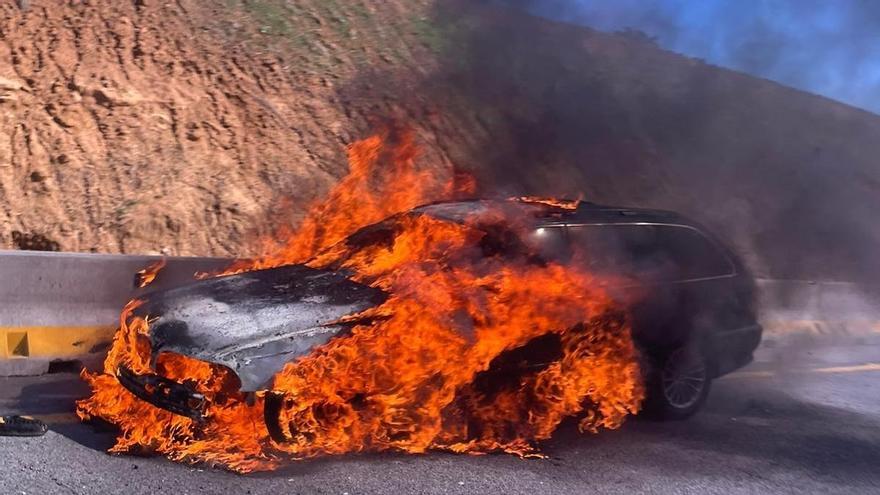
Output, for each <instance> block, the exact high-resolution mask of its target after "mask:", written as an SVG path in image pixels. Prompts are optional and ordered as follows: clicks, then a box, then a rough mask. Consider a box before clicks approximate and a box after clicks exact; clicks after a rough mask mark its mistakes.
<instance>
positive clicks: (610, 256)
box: [116, 199, 761, 442]
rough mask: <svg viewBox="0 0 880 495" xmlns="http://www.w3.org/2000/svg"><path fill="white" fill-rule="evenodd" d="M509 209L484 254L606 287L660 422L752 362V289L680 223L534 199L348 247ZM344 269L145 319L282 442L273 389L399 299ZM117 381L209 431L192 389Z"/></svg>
mask: <svg viewBox="0 0 880 495" xmlns="http://www.w3.org/2000/svg"><path fill="white" fill-rule="evenodd" d="M508 207H516V208H520V209H524V210H525V211H527V215H526V217H527V218H528V222H529V225H527V226H525V227H523V226H519V227H520V228H518V229H509V228H507V227H506V226H505V225H504V224H503V223H493V222H486V223H484V224H482V225H481V226H480V227H481V229H482V231H483V234H484V235H482V236H481V237H480V238H479V239H476V240H475V246H474V250H475V252H478V253H479V255H480V256H485V257H493V256H518V257H522V258H524V259H526V260H527V262H528V263H533V264H537V265H541V264H543V263H549V262H554V263H562V264H568V265H577V266H580V267H583V268H584V269H586V270H588V271H590V272H593V273H599V274H601V275H602V276H603V279H604V280H606V282H605V290H606V291H607V292H608V293H609V294H610V295H611V296H612V297H613V298H614V300H615V301H616V302H617V303H618V304H619V306H620V307H621V308H622V310H623V313H625V314H626V315H627V318H629V320H630V322H631V325H632V329H633V338H634V340H635V343H636V345H637V347H638V348H639V350H640V351H641V352H640V355H641V367H642V372H643V374H644V377H645V380H646V384H647V397H646V401H645V409H646V410H647V411H648V412H649V413H651V414H653V415H655V416H657V417H660V418H665V419H680V418H685V417H688V416H690V415H691V414H693V413H694V412H696V411H697V410H698V409H699V408H700V406H701V405H702V404H703V402H704V401H705V399H706V397H707V395H708V392H709V386H710V382H711V380H712V379H713V378H715V377H717V376H720V375H722V374H724V373H727V372H730V371H732V370H734V369H736V368H738V367H740V366H743V365H744V364H746V363H748V362H749V361H750V359H751V356H752V351H753V350H754V349H755V347H756V346H757V345H758V343H759V341H760V337H761V327H760V326H759V325H758V324H757V322H756V319H755V313H754V303H753V282H752V279H751V277H750V276H749V274H748V272H747V271H746V270H745V268H744V267H743V265H742V264H741V263H740V262H739V260H738V259H737V258H736V256H734V254H733V253H731V252H730V251H729V250H728V249H726V248H725V247H723V245H722V243H720V242H719V241H718V240H717V239H715V238H714V237H713V236H711V235H710V234H708V233H706V231H705V229H703V228H702V227H701V226H699V225H697V224H696V223H694V222H692V221H690V220H688V219H686V218H684V217H682V216H680V215H678V214H675V213H671V212H665V211H655V210H641V209H629V208H614V207H606V206H599V205H594V204H591V203H586V202H576V203H571V204H566V205H565V206H564V207H560V206H559V205H555V204H549V203H546V202H540V201H533V200H529V199H520V200H517V201H460V202H445V203H436V204H431V205H427V206H423V207H419V208H416V209H414V210H411V211H409V212H405V213H402V214H399V215H395V216H393V217H391V218H389V219H387V220H385V221H383V222H380V223H377V224H374V225H371V226H368V227H365V228H363V229H360V230H359V231H357V232H356V233H354V234H353V235H351V236H349V237H348V238H346V239H345V240H343V241H342V244H345V245H346V246H347V249H348V250H349V251H351V252H357V251H358V250H359V249H360V248H362V247H366V246H376V245H381V244H383V243H389V242H393V241H394V232H395V229H396V226H397V225H398V224H399V223H400V222H401V221H402V219H405V218H412V217H419V216H427V217H431V218H434V219H438V220H440V221H445V222H452V223H460V222H465V221H466V219H468V218H473V217H474V215H477V216H478V215H479V214H480V213H481V212H482V213H485V212H487V211H491V210H493V209H497V208H508ZM343 265H344V264H343V263H340V262H339V261H338V260H337V262H336V263H335V264H331V265H330V266H322V267H321V268H320V269H318V268H312V267H310V266H307V265H305V264H303V265H290V266H282V267H278V268H272V269H267V270H259V271H253V272H246V273H239V274H234V275H228V276H220V277H216V278H212V279H207V280H202V281H198V282H195V283H192V284H190V285H187V286H183V287H179V288H175V289H171V290H167V291H158V292H154V293H152V294H150V295H148V296H147V297H146V298H145V304H143V305H141V306H140V307H139V308H137V310H136V311H137V314H140V315H142V316H143V317H144V318H149V321H150V332H149V339H150V349H151V352H152V353H153V356H154V357H155V356H157V355H158V354H160V353H175V354H180V355H183V356H187V357H190V358H195V359H198V360H201V361H205V362H209V363H214V364H217V365H221V366H223V367H226V368H228V369H229V370H231V371H232V372H233V373H232V376H234V377H235V378H236V379H237V383H235V384H234V385H233V388H237V390H235V392H236V393H244V394H245V395H246V396H249V397H253V393H261V394H265V406H264V413H265V414H264V416H265V420H266V426H267V428H268V431H269V434H270V436H271V437H272V439H273V440H274V441H276V442H284V441H287V440H289V439H290V436H291V434H292V433H295V432H290V431H286V430H285V428H284V427H283V425H282V424H281V423H282V422H281V421H279V413H280V410H281V409H282V407H283V401H284V400H285V399H284V396H283V395H282V394H279V393H276V392H274V391H272V389H271V385H272V379H273V377H274V376H275V375H276V374H277V373H278V372H279V370H281V369H282V367H284V366H285V364H287V363H290V362H292V361H295V360H296V359H298V358H300V357H302V356H305V355H307V354H309V353H310V352H312V351H313V350H314V349H316V348H319V347H320V346H322V345H325V344H327V343H328V342H330V341H331V340H332V339H335V338H340V337H343V336H345V335H347V333H348V332H349V331H350V329H351V328H352V326H354V325H357V324H364V323H365V322H364V321H363V320H362V319H358V318H361V317H360V316H358V315H362V314H364V312H365V311H366V310H369V309H370V308H375V307H377V306H379V305H380V304H382V303H383V302H384V301H385V300H386V299H387V298H388V297H389V294H388V293H387V292H386V291H384V290H382V289H380V288H376V287H371V286H370V285H368V284H364V283H358V282H355V281H353V280H352V279H351V277H350V273H348V272H347V271H346V270H345V269H344V266H343ZM370 317H376V316H375V315H373V316H370ZM379 317H381V316H379ZM352 318H354V319H352ZM465 327H466V325H465ZM463 332H464V333H466V330H463ZM561 345H562V343H561V340H560V338H559V337H558V335H556V334H548V335H544V336H541V337H539V338H534V339H533V340H531V341H529V342H528V343H526V344H524V345H521V346H519V347H516V348H514V349H508V350H507V351H505V352H504V353H502V354H500V355H499V356H497V357H496V358H495V359H493V360H492V362H491V364H490V366H489V368H488V369H487V370H484V371H483V372H480V373H479V374H478V376H477V377H476V378H475V380H474V383H475V386H477V387H483V388H499V387H504V386H505V384H509V383H516V382H515V380H514V381H511V380H510V377H511V376H517V375H521V374H525V373H534V372H535V370H541V369H544V368H546V366H548V365H549V364H550V363H552V362H554V360H556V359H559V357H560V356H561ZM116 376H117V379H118V380H119V382H120V383H121V384H122V385H123V386H124V387H125V388H126V389H128V390H129V391H130V392H131V393H133V394H134V395H136V396H137V397H138V398H140V399H141V400H144V401H146V402H149V403H151V404H153V405H155V406H157V407H159V408H162V409H165V410H168V411H171V412H173V413H175V414H179V415H183V416H188V417H190V418H192V419H194V420H196V421H199V420H201V419H202V415H203V414H204V411H205V406H206V404H205V400H206V399H205V397H204V396H203V395H202V394H200V393H198V392H197V391H196V390H194V389H193V388H191V387H189V386H187V384H186V383H180V382H177V381H173V380H169V379H167V378H165V377H162V376H160V375H159V374H150V373H147V374H144V373H140V374H138V373H135V372H133V371H132V370H130V369H128V368H126V367H124V366H121V367H120V368H119V369H118V370H117V375H116ZM356 399H357V398H355V399H352V400H353V401H356Z"/></svg>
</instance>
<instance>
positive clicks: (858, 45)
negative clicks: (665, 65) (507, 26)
mask: <svg viewBox="0 0 880 495" xmlns="http://www.w3.org/2000/svg"><path fill="white" fill-rule="evenodd" d="M503 2H504V3H507V4H512V5H514V6H516V7H520V8H524V9H526V10H528V11H530V12H531V13H533V14H536V15H541V16H545V17H549V18H552V19H556V20H561V21H565V22H571V23H576V24H583V25H586V26H589V27H592V28H595V29H598V30H602V31H609V32H615V31H621V30H624V29H627V28H630V29H637V30H640V31H643V32H644V33H646V34H647V35H649V36H651V37H653V38H655V39H656V42H657V44H658V45H659V46H661V47H663V48H665V49H668V50H671V51H674V52H678V53H681V54H684V55H687V56H690V57H696V58H700V59H703V60H705V61H706V62H708V63H710V64H714V65H719V66H722V67H726V68H730V69H734V70H738V71H742V72H746V73H749V74H752V75H755V76H759V77H763V78H766V79H770V80H773V81H776V82H779V83H782V84H784V85H787V86H792V87H795V88H798V89H802V90H804V91H808V92H810V93H815V94H819V95H822V96H825V97H828V98H831V99H834V100H838V101H841V102H844V103H847V104H849V105H852V106H855V107H859V108H862V109H865V110H868V111H870V112H873V113H876V114H880V0H503Z"/></svg>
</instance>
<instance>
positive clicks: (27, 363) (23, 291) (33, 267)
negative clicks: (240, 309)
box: [0, 251, 231, 376]
mask: <svg viewBox="0 0 880 495" xmlns="http://www.w3.org/2000/svg"><path fill="white" fill-rule="evenodd" d="M161 259H162V257H160V256H125V255H105V254H79V253H47V252H30V251H0V281H2V283H0V376H8V375H20V374H40V373H43V372H45V371H47V370H48V368H49V364H50V363H51V362H53V361H57V360H71V359H87V358H89V357H98V358H99V357H100V356H101V355H102V354H103V353H102V351H104V350H105V349H106V347H107V344H108V343H109V342H110V339H111V338H112V335H113V331H114V329H115V328H116V326H117V325H118V320H119V312H120V310H121V309H122V307H123V306H124V305H125V303H126V302H128V301H129V300H131V299H133V298H135V297H137V296H138V295H140V294H143V293H144V292H146V291H147V290H155V289H157V288H168V287H173V286H177V285H182V284H185V283H188V282H190V281H192V280H193V275H194V274H195V273H196V272H200V271H215V270H219V269H221V268H223V267H225V266H227V265H228V264H229V263H230V262H231V260H229V259H222V258H179V257H169V258H165V260H166V262H167V264H166V266H165V267H164V268H163V269H162V270H161V271H159V273H158V275H157V276H156V279H155V280H154V281H153V283H152V284H150V286H149V287H148V288H147V289H139V288H137V287H136V284H135V274H136V273H137V272H138V271H139V270H141V269H143V268H145V267H146V266H148V265H150V264H152V263H155V262H157V261H159V260H161Z"/></svg>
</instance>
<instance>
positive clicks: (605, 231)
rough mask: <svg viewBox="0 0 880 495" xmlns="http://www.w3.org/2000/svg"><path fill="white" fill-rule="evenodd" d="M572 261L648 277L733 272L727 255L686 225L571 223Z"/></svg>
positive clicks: (598, 269)
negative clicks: (573, 224)
mask: <svg viewBox="0 0 880 495" xmlns="http://www.w3.org/2000/svg"><path fill="white" fill-rule="evenodd" d="M568 234H569V237H570V240H571V245H572V256H571V258H572V261H573V262H576V263H581V264H583V265H584V266H586V267H587V268H588V269H589V270H591V271H593V272H595V273H599V274H609V275H616V276H624V277H631V278H635V279H638V280H642V281H647V282H663V281H674V280H688V279H694V278H705V277H713V276H722V275H726V274H729V273H732V271H733V269H732V266H731V264H730V261H729V260H728V259H727V257H726V256H725V255H724V254H723V253H721V252H720V251H719V250H718V249H717V248H716V247H715V246H714V244H712V243H711V241H709V240H708V239H707V238H706V237H705V236H703V235H702V234H700V233H699V232H698V231H696V230H694V229H691V228H688V227H678V226H665V225H637V224H619V225H618V224H604V225H575V226H569V227H568Z"/></svg>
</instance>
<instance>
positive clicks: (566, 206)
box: [511, 196, 581, 210]
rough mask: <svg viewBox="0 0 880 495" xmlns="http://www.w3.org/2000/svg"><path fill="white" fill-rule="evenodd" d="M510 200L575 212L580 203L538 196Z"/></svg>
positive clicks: (578, 201) (575, 200) (574, 200)
mask: <svg viewBox="0 0 880 495" xmlns="http://www.w3.org/2000/svg"><path fill="white" fill-rule="evenodd" d="M511 199H513V200H514V201H519V202H521V203H530V204H541V205H547V206H553V207H556V208H561V209H563V210H577V208H578V205H579V204H580V203H581V201H580V200H577V199H558V198H542V197H540V196H519V197H516V198H511Z"/></svg>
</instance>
